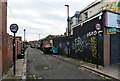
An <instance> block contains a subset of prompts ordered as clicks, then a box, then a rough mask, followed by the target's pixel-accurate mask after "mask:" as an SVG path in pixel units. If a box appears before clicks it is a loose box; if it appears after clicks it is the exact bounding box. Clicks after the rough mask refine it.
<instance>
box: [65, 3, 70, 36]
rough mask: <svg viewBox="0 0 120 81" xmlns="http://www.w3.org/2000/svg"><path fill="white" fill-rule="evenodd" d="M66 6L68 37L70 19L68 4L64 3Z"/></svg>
mask: <svg viewBox="0 0 120 81" xmlns="http://www.w3.org/2000/svg"><path fill="white" fill-rule="evenodd" d="M65 6H66V7H67V22H68V23H67V24H68V31H67V32H68V37H69V36H70V19H69V5H65Z"/></svg>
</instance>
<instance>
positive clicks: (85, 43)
mask: <svg viewBox="0 0 120 81" xmlns="http://www.w3.org/2000/svg"><path fill="white" fill-rule="evenodd" d="M90 42H91V41H90V40H83V39H81V38H80V37H78V38H76V39H75V41H74V43H72V49H73V50H75V53H77V52H83V51H84V50H85V49H87V48H89V46H90Z"/></svg>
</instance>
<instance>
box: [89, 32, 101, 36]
mask: <svg viewBox="0 0 120 81" xmlns="http://www.w3.org/2000/svg"><path fill="white" fill-rule="evenodd" d="M102 32H103V31H98V34H99V35H100V33H102ZM95 35H97V31H93V32H88V33H87V37H91V36H95Z"/></svg>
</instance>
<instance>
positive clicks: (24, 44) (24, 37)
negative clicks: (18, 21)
mask: <svg viewBox="0 0 120 81" xmlns="http://www.w3.org/2000/svg"><path fill="white" fill-rule="evenodd" d="M23 49H24V50H25V29H24V43H23Z"/></svg>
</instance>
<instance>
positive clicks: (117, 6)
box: [99, 2, 120, 12]
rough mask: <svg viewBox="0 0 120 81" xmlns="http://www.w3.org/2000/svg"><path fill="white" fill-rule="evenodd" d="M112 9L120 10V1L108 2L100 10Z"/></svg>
mask: <svg viewBox="0 0 120 81" xmlns="http://www.w3.org/2000/svg"><path fill="white" fill-rule="evenodd" d="M105 9H107V10H111V11H115V12H118V11H119V10H120V2H119V3H117V2H106V3H105V4H104V5H103V6H102V7H101V8H100V9H99V11H102V10H105Z"/></svg>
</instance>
